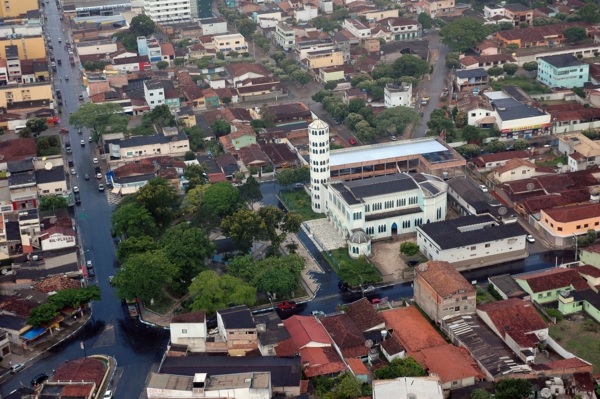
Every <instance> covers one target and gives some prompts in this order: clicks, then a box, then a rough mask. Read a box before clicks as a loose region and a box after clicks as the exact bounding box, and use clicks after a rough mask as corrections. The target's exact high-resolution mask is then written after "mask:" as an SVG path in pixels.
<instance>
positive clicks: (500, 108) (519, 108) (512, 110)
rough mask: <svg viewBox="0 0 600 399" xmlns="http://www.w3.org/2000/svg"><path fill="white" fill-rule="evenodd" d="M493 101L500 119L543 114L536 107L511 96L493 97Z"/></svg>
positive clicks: (505, 119) (506, 119)
mask: <svg viewBox="0 0 600 399" xmlns="http://www.w3.org/2000/svg"><path fill="white" fill-rule="evenodd" d="M493 102H494V106H495V108H496V112H498V115H499V116H500V119H501V120H503V121H510V120H514V119H523V118H531V117H534V116H541V115H545V114H544V113H543V112H541V111H540V110H538V109H537V108H533V107H530V106H528V105H525V104H522V103H520V102H518V101H517V100H515V99H512V98H499V99H495V100H494V101H493Z"/></svg>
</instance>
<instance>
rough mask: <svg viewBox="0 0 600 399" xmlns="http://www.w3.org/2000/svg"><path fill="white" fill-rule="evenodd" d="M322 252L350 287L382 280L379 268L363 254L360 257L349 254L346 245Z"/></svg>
mask: <svg viewBox="0 0 600 399" xmlns="http://www.w3.org/2000/svg"><path fill="white" fill-rule="evenodd" d="M321 253H322V254H323V257H324V258H325V259H326V260H327V262H328V263H329V264H330V265H331V267H332V268H333V270H335V272H336V273H337V275H338V277H339V278H340V280H342V281H343V282H344V283H347V284H348V285H349V286H350V287H359V286H364V285H365V284H371V283H378V282H380V281H381V280H382V278H381V274H380V273H379V271H378V270H377V268H376V267H375V266H373V265H372V264H371V262H369V260H368V259H367V258H366V257H364V256H361V257H360V258H358V259H352V258H351V257H350V256H349V255H348V248H346V247H344V248H338V249H334V250H331V251H323V252H321Z"/></svg>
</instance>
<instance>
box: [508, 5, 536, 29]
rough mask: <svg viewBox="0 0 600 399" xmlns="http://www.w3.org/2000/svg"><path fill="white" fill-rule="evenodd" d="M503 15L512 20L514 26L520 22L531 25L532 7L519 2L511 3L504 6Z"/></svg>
mask: <svg viewBox="0 0 600 399" xmlns="http://www.w3.org/2000/svg"><path fill="white" fill-rule="evenodd" d="M504 16H505V17H507V18H509V19H510V20H512V21H513V23H514V25H515V26H519V25H521V24H527V25H528V26H531V25H533V9H532V8H531V7H527V6H525V5H523V4H521V3H511V4H506V5H505V6H504Z"/></svg>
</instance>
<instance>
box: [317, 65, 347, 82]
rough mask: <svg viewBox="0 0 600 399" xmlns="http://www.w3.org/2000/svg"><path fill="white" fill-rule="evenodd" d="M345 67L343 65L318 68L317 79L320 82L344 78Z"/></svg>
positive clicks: (336, 80)
mask: <svg viewBox="0 0 600 399" xmlns="http://www.w3.org/2000/svg"><path fill="white" fill-rule="evenodd" d="M344 77H345V68H344V67H343V66H335V67H325V68H320V69H319V74H318V75H317V80H318V81H319V82H321V83H322V84H325V83H327V82H339V81H342V80H344Z"/></svg>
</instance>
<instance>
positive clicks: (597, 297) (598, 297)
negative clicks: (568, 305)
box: [571, 288, 600, 310]
mask: <svg viewBox="0 0 600 399" xmlns="http://www.w3.org/2000/svg"><path fill="white" fill-rule="evenodd" d="M571 295H573V298H574V299H575V300H576V301H586V302H588V303H589V304H590V305H592V306H593V307H595V308H596V309H597V310H598V309H600V294H599V293H597V292H595V291H594V290H593V289H591V288H590V289H588V290H583V291H571Z"/></svg>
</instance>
